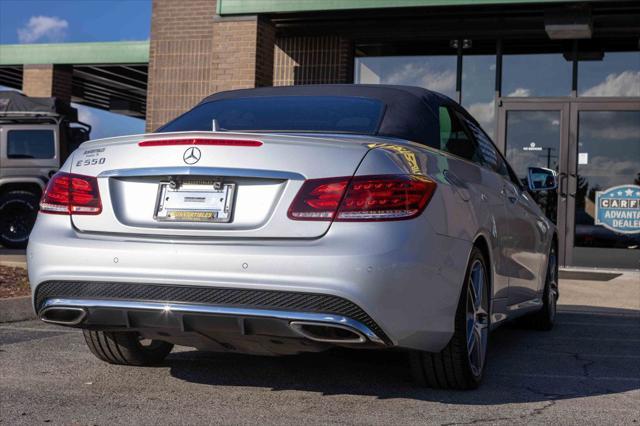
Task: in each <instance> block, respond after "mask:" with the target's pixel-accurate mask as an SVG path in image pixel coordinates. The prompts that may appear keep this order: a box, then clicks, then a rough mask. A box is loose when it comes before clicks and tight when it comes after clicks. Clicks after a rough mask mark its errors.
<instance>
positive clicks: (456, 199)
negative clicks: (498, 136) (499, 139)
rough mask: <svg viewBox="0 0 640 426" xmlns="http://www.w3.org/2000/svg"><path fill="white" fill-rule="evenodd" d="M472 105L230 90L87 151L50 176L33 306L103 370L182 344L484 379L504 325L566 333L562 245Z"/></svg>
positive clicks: (365, 91)
mask: <svg viewBox="0 0 640 426" xmlns="http://www.w3.org/2000/svg"><path fill="white" fill-rule="evenodd" d="M555 185H556V179H555V175H554V173H553V172H552V171H550V170H546V169H530V173H529V182H528V185H527V186H526V187H525V186H523V185H522V183H521V182H520V181H519V180H518V179H517V177H516V175H515V174H514V172H513V171H512V170H511V168H510V166H509V165H508V164H507V162H506V161H505V159H504V158H503V156H502V155H501V154H500V152H499V151H498V150H497V149H496V148H495V146H494V145H493V143H492V142H491V140H490V138H489V137H488V136H487V135H486V134H485V133H484V132H483V130H482V129H481V128H480V126H479V125H478V123H477V122H476V121H475V120H474V119H473V118H472V117H471V116H470V115H469V114H468V113H467V112H466V111H465V110H464V109H462V108H461V107H460V106H459V105H458V104H456V103H455V102H453V101H452V100H450V99H449V98H447V97H445V96H442V95H440V94H437V93H434V92H430V91H428V90H424V89H421V88H416V87H404V86H384V85H362V86H361V85H317V86H296V87H280V88H259V89H248V90H236V91H229V92H222V93H218V94H215V95H213V96H210V97H208V98H206V99H204V100H203V101H202V102H201V103H200V104H199V105H197V106H196V107H194V108H193V109H192V110H190V111H188V112H187V113H185V114H183V115H182V116H180V117H178V118H176V119H175V120H173V121H171V122H169V123H168V124H166V125H165V126H163V127H162V128H160V129H159V130H158V131H157V132H155V133H151V134H144V135H135V136H126V137H117V138H111V139H102V140H94V141H89V142H86V143H84V144H82V145H81V146H80V148H78V149H77V150H76V151H75V152H74V153H73V155H72V156H71V157H70V158H69V160H68V161H67V162H66V163H65V164H64V166H63V167H62V168H61V169H60V171H59V172H58V173H56V174H55V175H54V176H53V177H52V178H51V180H50V182H49V184H48V187H47V189H46V193H45V194H44V196H43V197H42V201H41V204H40V213H39V215H38V219H37V223H36V225H35V228H34V230H33V233H32V235H31V238H30V242H29V247H28V253H27V256H28V263H29V277H30V281H31V286H32V290H33V304H34V308H35V310H36V312H37V313H38V315H39V317H40V318H41V319H42V320H43V321H46V322H50V323H55V324H61V325H66V326H72V327H79V328H82V329H83V331H84V336H85V339H86V342H87V345H88V347H89V349H90V350H91V351H92V352H93V353H94V354H95V355H96V356H97V357H98V358H100V359H102V360H104V361H107V362H110V363H114V364H127V365H147V364H152V363H158V362H161V361H162V360H163V359H164V358H165V357H166V356H167V355H168V354H169V352H170V351H171V349H172V347H173V345H174V344H175V345H184V346H190V347H195V348H198V349H202V350H213V351H231V352H239V353H254V354H266V355H287V354H295V353H299V352H305V351H321V350H325V349H327V348H331V347H335V346H345V347H351V348H369V349H371V348H373V349H391V348H395V349H401V350H405V351H407V352H408V353H409V354H410V355H409V360H410V365H411V369H412V371H413V373H414V376H415V377H416V379H417V381H418V382H419V383H421V384H423V385H427V386H431V387H437V388H455V389H467V388H473V387H476V386H477V385H478V384H479V383H480V380H481V378H482V374H483V370H484V366H485V363H486V361H485V360H486V354H487V342H488V336H489V332H490V330H491V329H493V328H495V327H497V326H499V325H501V324H503V323H504V322H506V321H509V320H512V319H515V318H517V317H521V316H526V318H523V322H526V323H528V324H529V325H531V326H534V327H536V328H538V329H550V328H551V327H552V325H553V321H554V316H555V310H556V300H557V298H558V284H557V260H556V259H557V256H556V253H557V236H556V230H555V227H554V225H553V223H551V222H550V221H549V220H548V219H547V218H546V217H545V216H544V215H543V214H542V212H541V211H540V209H539V208H538V206H537V205H536V204H535V203H534V201H533V200H532V197H531V195H530V192H531V191H536V190H544V189H551V188H553V187H555Z"/></svg>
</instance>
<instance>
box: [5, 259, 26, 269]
mask: <svg viewBox="0 0 640 426" xmlns="http://www.w3.org/2000/svg"><path fill="white" fill-rule="evenodd" d="M0 266H9V267H11V268H22V269H27V262H20V261H17V262H14V261H11V260H0Z"/></svg>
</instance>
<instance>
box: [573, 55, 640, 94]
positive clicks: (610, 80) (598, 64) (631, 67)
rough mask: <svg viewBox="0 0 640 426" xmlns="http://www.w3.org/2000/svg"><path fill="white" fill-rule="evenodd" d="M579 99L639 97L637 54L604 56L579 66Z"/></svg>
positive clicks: (639, 61)
mask: <svg viewBox="0 0 640 426" xmlns="http://www.w3.org/2000/svg"><path fill="white" fill-rule="evenodd" d="M578 95H579V96H625V97H626V96H640V52H607V53H605V54H604V57H603V58H602V60H597V61H580V62H578Z"/></svg>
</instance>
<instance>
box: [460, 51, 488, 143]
mask: <svg viewBox="0 0 640 426" xmlns="http://www.w3.org/2000/svg"><path fill="white" fill-rule="evenodd" d="M495 81H496V55H465V56H463V57H462V106H464V107H465V108H466V109H467V111H469V113H470V114H471V115H472V116H473V117H474V118H475V119H476V120H477V121H478V123H480V125H481V126H482V128H483V129H484V131H485V132H487V134H488V135H489V136H491V138H494V133H495V111H496V105H495Z"/></svg>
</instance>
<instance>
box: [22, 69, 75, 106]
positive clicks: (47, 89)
mask: <svg viewBox="0 0 640 426" xmlns="http://www.w3.org/2000/svg"><path fill="white" fill-rule="evenodd" d="M71 77H72V69H71V67H69V66H66V65H25V66H24V70H23V76H22V91H23V92H24V93H25V94H26V95H27V96H34V97H43V98H48V97H51V96H55V97H57V98H60V99H62V100H65V101H68V102H69V101H71Z"/></svg>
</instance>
